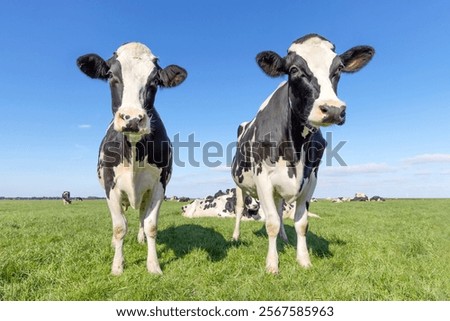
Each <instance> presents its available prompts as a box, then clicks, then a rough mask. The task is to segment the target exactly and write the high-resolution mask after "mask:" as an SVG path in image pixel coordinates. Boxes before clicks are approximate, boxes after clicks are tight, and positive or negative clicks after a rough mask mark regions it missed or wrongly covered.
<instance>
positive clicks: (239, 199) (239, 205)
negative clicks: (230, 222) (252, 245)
mask: <svg viewBox="0 0 450 321" xmlns="http://www.w3.org/2000/svg"><path fill="white" fill-rule="evenodd" d="M234 211H235V213H236V223H235V225H234V232H233V240H234V241H237V240H239V234H240V226H241V218H242V212H243V211H244V195H243V193H242V190H241V188H240V187H239V186H236V207H235V209H234Z"/></svg>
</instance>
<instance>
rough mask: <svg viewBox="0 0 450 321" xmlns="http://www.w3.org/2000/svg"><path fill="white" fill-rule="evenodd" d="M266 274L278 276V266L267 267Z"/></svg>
mask: <svg viewBox="0 0 450 321" xmlns="http://www.w3.org/2000/svg"><path fill="white" fill-rule="evenodd" d="M266 272H267V273H269V274H273V275H276V274H278V272H279V271H278V266H266Z"/></svg>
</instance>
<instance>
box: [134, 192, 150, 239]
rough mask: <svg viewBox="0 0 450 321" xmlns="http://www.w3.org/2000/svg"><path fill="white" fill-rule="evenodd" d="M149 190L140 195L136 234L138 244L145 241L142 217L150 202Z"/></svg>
mask: <svg viewBox="0 0 450 321" xmlns="http://www.w3.org/2000/svg"><path fill="white" fill-rule="evenodd" d="M149 193H150V191H148V192H147V193H145V195H144V196H143V197H142V203H141V207H140V208H139V231H138V235H137V241H138V243H140V244H144V243H145V233H144V219H145V215H146V210H147V206H148V203H149V202H150V199H149V198H150V194H149Z"/></svg>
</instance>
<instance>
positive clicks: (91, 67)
mask: <svg viewBox="0 0 450 321" xmlns="http://www.w3.org/2000/svg"><path fill="white" fill-rule="evenodd" d="M77 66H78V68H80V70H81V71H82V72H83V73H84V74H86V75H87V76H89V77H91V78H94V79H102V80H106V79H108V72H109V66H108V64H107V63H106V61H105V60H103V58H102V57H100V56H99V55H96V54H87V55H84V56H81V57H79V58H78V59H77Z"/></svg>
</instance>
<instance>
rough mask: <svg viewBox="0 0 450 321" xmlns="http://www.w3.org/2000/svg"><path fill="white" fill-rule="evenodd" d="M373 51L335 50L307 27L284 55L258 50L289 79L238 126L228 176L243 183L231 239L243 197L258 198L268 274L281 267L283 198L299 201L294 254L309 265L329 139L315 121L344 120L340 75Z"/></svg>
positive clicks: (269, 68) (262, 62) (271, 68)
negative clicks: (309, 236)
mask: <svg viewBox="0 0 450 321" xmlns="http://www.w3.org/2000/svg"><path fill="white" fill-rule="evenodd" d="M373 55H374V49H373V48H372V47H368V46H359V47H354V48H352V49H350V50H348V51H346V52H345V53H343V54H341V55H337V54H336V52H335V47H334V45H333V44H332V43H331V42H330V41H328V40H327V39H325V38H323V37H322V36H319V35H316V34H310V35H306V36H304V37H302V38H299V39H297V40H296V41H294V42H293V43H292V45H291V46H290V47H289V50H288V54H287V56H286V57H284V58H282V57H280V56H279V55H278V54H277V53H275V52H272V51H264V52H261V53H260V54H258V55H257V57H256V61H257V63H258V65H259V66H260V67H261V69H262V70H263V71H264V72H265V73H266V74H267V75H269V76H271V77H279V76H283V75H287V76H288V80H287V81H286V82H283V83H281V84H280V86H279V87H278V88H277V89H276V90H275V92H273V93H272V95H270V96H269V97H268V98H267V99H266V101H265V102H264V103H263V104H262V106H261V108H260V109H259V111H258V113H257V114H256V117H255V118H254V119H253V120H252V121H251V122H248V123H243V124H241V125H240V126H239V129H238V148H237V152H236V155H235V158H234V160H233V164H232V176H233V179H234V181H235V182H236V184H237V185H238V186H239V187H240V189H239V191H238V196H239V199H240V201H239V204H237V209H236V214H237V215H236V226H235V230H234V233H233V238H234V239H235V240H237V239H238V238H239V226H240V219H241V213H242V208H243V196H245V194H247V195H251V196H253V197H257V198H258V199H259V200H260V202H261V207H262V209H263V211H264V213H265V214H266V230H267V234H268V238H269V249H268V254H267V259H266V270H267V271H268V272H269V273H278V253H277V245H276V239H277V234H278V233H279V231H280V225H281V226H282V218H281V213H282V203H283V200H285V201H286V202H287V203H292V202H296V210H295V216H294V221H295V223H294V224H295V230H296V233H297V261H298V262H299V264H300V265H301V266H303V267H309V266H311V261H310V258H309V253H308V249H307V245H306V232H307V227H308V208H309V202H310V200H311V197H312V194H313V191H314V188H315V186H316V179H317V171H318V167H319V164H320V160H321V158H322V155H323V152H324V149H325V146H326V141H325V140H324V138H323V136H322V134H321V132H320V129H319V128H320V127H321V126H329V125H333V124H338V125H342V124H344V122H345V112H346V111H345V110H346V106H345V103H344V102H343V101H342V100H340V99H339V98H338V97H337V94H336V90H337V84H338V81H339V78H340V75H341V73H343V72H345V73H353V72H356V71H359V70H360V69H361V68H363V67H364V66H365V65H366V64H367V63H368V62H369V61H370V60H371V59H372V56H373ZM243 194H244V195H243ZM281 232H282V233H283V232H284V229H282V230H281Z"/></svg>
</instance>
